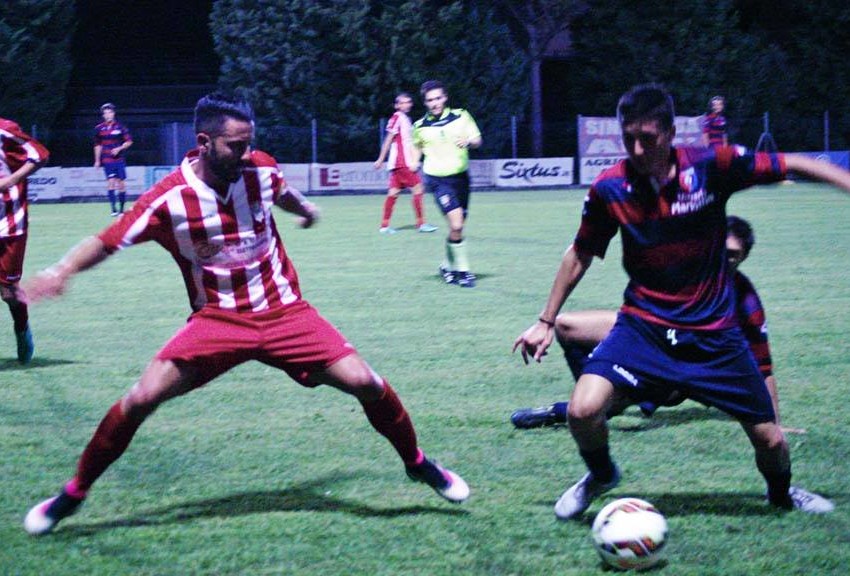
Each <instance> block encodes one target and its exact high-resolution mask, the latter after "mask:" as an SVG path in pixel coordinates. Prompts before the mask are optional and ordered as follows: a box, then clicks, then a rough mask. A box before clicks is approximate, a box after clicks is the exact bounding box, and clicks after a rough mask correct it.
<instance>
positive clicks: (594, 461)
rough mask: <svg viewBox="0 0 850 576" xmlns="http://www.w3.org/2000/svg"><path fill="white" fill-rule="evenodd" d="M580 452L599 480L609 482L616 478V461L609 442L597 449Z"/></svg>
mask: <svg viewBox="0 0 850 576" xmlns="http://www.w3.org/2000/svg"><path fill="white" fill-rule="evenodd" d="M579 454H581V458H582V460H584V463H585V464H587V469H588V470H590V473H591V475H593V478H594V479H595V480H596V481H597V482H602V483H603V484H607V483H608V482H610V481H611V480H613V479H614V461H613V460H611V453H610V452H609V449H608V445H607V444H606V445H605V446H603V447H602V448H597V449H596V450H590V451H585V450H579Z"/></svg>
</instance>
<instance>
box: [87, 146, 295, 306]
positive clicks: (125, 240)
mask: <svg viewBox="0 0 850 576" xmlns="http://www.w3.org/2000/svg"><path fill="white" fill-rule="evenodd" d="M197 161H198V152H197V151H196V150H195V151H192V152H190V153H189V154H187V155H186V157H185V158H184V160H183V162H182V164H181V165H180V167H179V168H178V169H177V170H175V171H174V172H172V173H171V174H169V175H168V176H166V177H165V178H163V179H162V180H161V181H160V182H158V183H157V184H155V185H154V186H153V187H152V188H151V189H150V190H148V191H147V192H145V193H144V194H143V195H142V196H141V197H140V198H139V199H138V201H136V203H135V204H134V205H133V208H132V210H130V211H129V212H127V213H125V214H124V215H123V216H122V217H121V218H119V219H118V220H117V221H116V222H115V223H114V224H113V225H112V226H110V227H108V228H107V229H105V230H104V231H103V232H101V233H100V235H99V238H100V239H101V241H103V242H104V244H105V245H106V248H107V250H110V251H113V250H118V249H122V248H126V247H129V246H131V245H133V244H139V243H141V242H146V241H148V240H153V241H155V242H157V243H158V244H159V245H161V246H162V247H163V248H165V249H166V250H168V252H169V253H170V254H171V256H172V257H173V258H174V261H175V262H177V265H178V266H179V267H180V271H181V272H182V273H183V280H184V282H185V283H186V289H187V291H188V293H189V300H190V304H191V306H192V310H194V311H198V310H200V309H201V308H204V307H210V308H217V309H223V310H230V311H235V312H239V313H251V312H259V311H264V310H271V309H276V308H281V307H283V306H285V305H287V304H291V303H293V302H295V301H297V300H299V299H300V298H301V292H300V290H299V288H298V276H297V275H296V273H295V269H294V268H293V266H292V263H291V262H290V261H289V259H288V258H287V256H286V251H285V250H284V247H283V243H282V242H281V239H280V236H279V234H278V232H277V228H276V227H275V223H274V218H273V217H272V212H271V209H272V205H273V204H274V202H275V201H276V200H277V198H278V196H279V195H280V194H281V193H282V190H283V187H284V181H283V177H282V175H281V173H280V171H279V169H278V167H277V163H276V162H275V160H274V158H272V157H271V156H269V155H268V154H265V153H264V152H259V151H253V152H252V153H251V161H250V163H249V165H248V166H247V167H245V168H244V169H243V170H242V177H241V178H240V179H239V180H238V181H237V182H235V183H233V184H231V185H230V186H229V187H228V190H227V195H226V197H223V198H222V197H220V196H219V195H218V194H216V192H215V191H214V190H213V189H212V188H210V187H209V186H207V185H206V184H205V183H204V182H202V181H201V180H200V179H199V178H198V176H197V175H196V174H195V172H194V171H193V169H192V165H193V164H194V163H195V162H197Z"/></svg>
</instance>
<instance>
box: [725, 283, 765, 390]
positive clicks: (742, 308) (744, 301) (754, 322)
mask: <svg viewBox="0 0 850 576" xmlns="http://www.w3.org/2000/svg"><path fill="white" fill-rule="evenodd" d="M732 281H733V282H734V290H735V298H736V301H735V314H736V315H737V317H738V325H739V326H740V327H741V330H742V331H743V332H744V336H746V338H747V343H748V344H749V345H750V351H751V352H752V353H753V358H755V359H756V363H757V364H758V365H759V371H760V372H761V375H762V376H764V377H765V378H767V377H768V376H771V375H772V374H773V359H772V358H771V356H770V344H769V343H768V339H767V319H766V317H765V314H764V306H762V303H761V298H759V295H758V293H757V292H756V289H755V286H753V283H752V282H750V279H749V278H747V277H746V276H745V275H744V274H743V273H741V272H736V273H735V277H734V278H733V280H732Z"/></svg>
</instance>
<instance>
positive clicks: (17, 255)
mask: <svg viewBox="0 0 850 576" xmlns="http://www.w3.org/2000/svg"><path fill="white" fill-rule="evenodd" d="M49 155H50V153H49V152H48V151H47V148H45V147H44V146H42V145H41V143H39V142H38V141H37V140H36V139H35V138H33V137H32V136H30V135H29V134H26V133H25V132H23V131H22V130H21V128H20V127H19V126H18V125H17V124H16V123H15V122H13V121H11V120H7V119H5V118H0V198H2V202H0V297H2V298H3V301H4V302H6V304H7V305H8V306H9V312H11V313H12V324H13V326H14V330H15V341H16V344H17V348H18V350H17V353H18V362H20V363H21V364H28V363H29V362H30V360H32V355H33V352H34V351H35V344H34V343H33V338H32V330H31V329H30V325H29V310H28V309H27V305H26V303H25V302H23V301H22V300H21V299H20V298H19V287H18V283H19V282H20V280H21V274H23V270H24V253H25V252H26V247H27V227H28V226H29V215H28V211H27V210H28V209H27V177H28V176H30V175H31V174H32V173H33V172H35V171H36V170H38V169H39V168H40V167H41V166H43V165H44V163H45V162H47V159H48V157H49Z"/></svg>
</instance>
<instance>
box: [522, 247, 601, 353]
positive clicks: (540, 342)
mask: <svg viewBox="0 0 850 576" xmlns="http://www.w3.org/2000/svg"><path fill="white" fill-rule="evenodd" d="M592 261H593V255H592V254H590V253H583V252H579V251H577V250H576V249H575V246H573V245H571V246H570V247H569V248H567V251H566V252H564V257H563V258H562V259H561V265H560V267H559V268H558V272H557V273H556V274H555V281H554V282H553V283H552V289H551V290H550V291H549V299H548V300H547V301H546V306H545V307H544V308H543V311H542V312H541V313H540V316H539V317H538V320H537V322H536V323H534V324H533V325H532V326H531V327H529V328H528V329H527V330H526V331H525V332H523V333H522V334H520V335H519V337H518V338H517V339H516V340H515V341H514V347H513V350H514V352H516V349H517V348H519V349H520V352H521V353H522V359H523V361H524V362H525V363H526V364H528V356H529V354H531V356H532V358H533V359H534V360H536V361H537V362H540V360H541V358H543V356H544V355H545V354H546V350H547V349H548V348H549V346H550V345H551V344H552V339H553V337H554V327H555V318H557V316H558V312H559V311H560V310H561V307H562V306H563V305H564V302H565V301H566V300H567V297H568V296H569V295H570V293H572V291H573V290H574V289H575V287H576V285H577V284H578V283H579V281H580V280H581V278H582V276H584V273H585V272H587V269H588V268H590V264H591V262H592Z"/></svg>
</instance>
